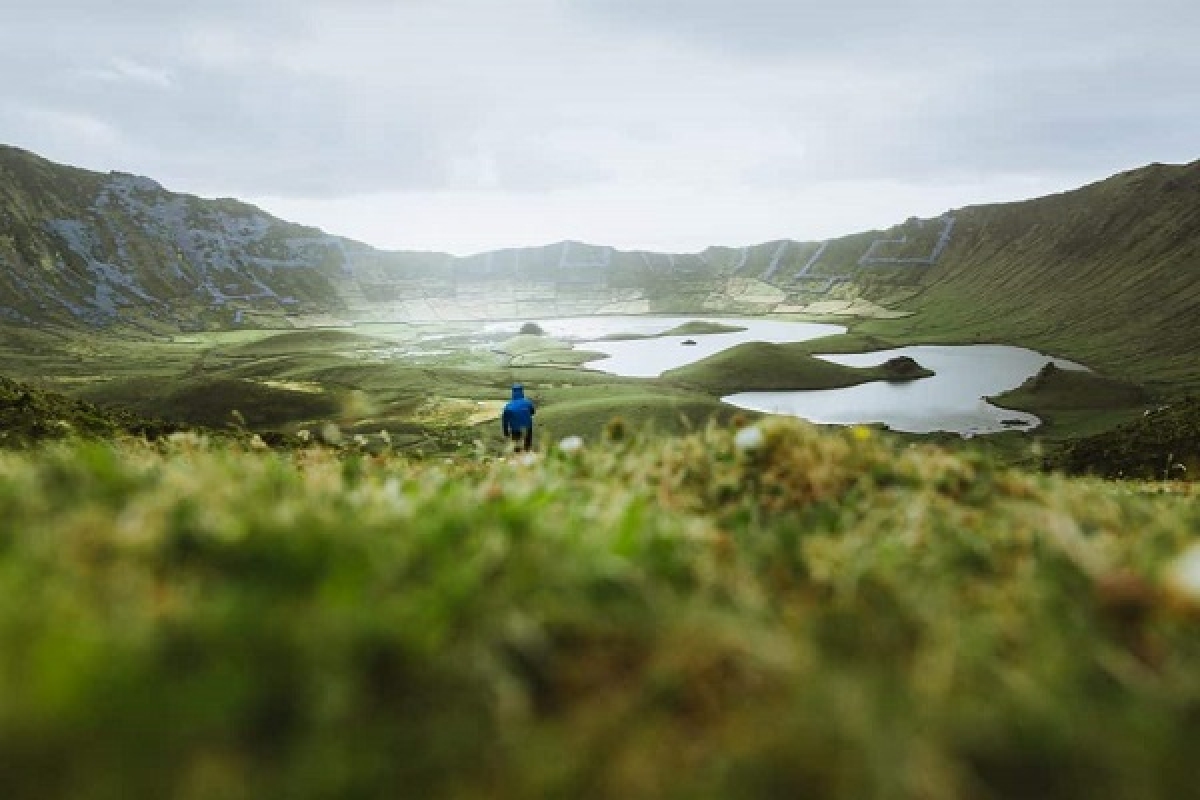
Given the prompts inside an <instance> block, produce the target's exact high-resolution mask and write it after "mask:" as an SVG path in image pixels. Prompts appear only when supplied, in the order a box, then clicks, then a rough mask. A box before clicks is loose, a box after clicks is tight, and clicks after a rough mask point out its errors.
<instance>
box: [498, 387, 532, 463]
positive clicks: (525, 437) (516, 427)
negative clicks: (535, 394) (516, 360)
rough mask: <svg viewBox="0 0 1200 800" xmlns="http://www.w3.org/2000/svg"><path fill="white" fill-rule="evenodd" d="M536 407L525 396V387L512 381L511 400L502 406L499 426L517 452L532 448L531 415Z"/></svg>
mask: <svg viewBox="0 0 1200 800" xmlns="http://www.w3.org/2000/svg"><path fill="white" fill-rule="evenodd" d="M534 413H536V409H535V408H534V407H533V401H532V400H530V399H529V398H527V397H526V396H525V387H524V386H522V385H521V384H519V383H514V384H513V387H512V400H509V401H508V404H507V405H505V406H504V413H503V414H501V415H500V427H501V428H502V429H503V430H504V435H505V436H506V437H507V438H509V439H512V440H513V446H514V448H515V449H516V451H517V452H518V453H519V452H521V450H522V449H524V450H532V449H533V415H534Z"/></svg>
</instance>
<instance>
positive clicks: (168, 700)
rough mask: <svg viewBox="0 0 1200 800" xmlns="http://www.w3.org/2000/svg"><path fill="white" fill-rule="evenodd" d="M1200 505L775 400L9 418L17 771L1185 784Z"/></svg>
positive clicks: (347, 789)
mask: <svg viewBox="0 0 1200 800" xmlns="http://www.w3.org/2000/svg"><path fill="white" fill-rule="evenodd" d="M1198 530H1200V507H1198V504H1197V503H1195V498H1194V496H1192V497H1189V496H1185V495H1176V494H1156V495H1148V494H1143V493H1140V492H1137V491H1135V490H1132V489H1130V488H1129V487H1127V486H1121V485H1114V484H1106V483H1102V482H1098V481H1083V480H1067V479H1063V478H1058V477H1053V476H1036V475H1029V474H1024V473H1018V472H1012V471H1008V470H1004V469H1000V468H998V467H996V466H995V465H993V464H992V463H991V462H989V461H987V460H986V459H983V458H980V457H970V456H968V457H954V456H951V455H948V454H946V453H945V452H943V451H939V450H936V449H932V448H922V447H903V448H901V447H898V446H896V445H894V444H889V443H888V442H886V441H881V440H880V439H878V438H877V437H876V436H874V435H872V434H871V433H870V432H869V431H866V430H863V429H855V430H850V431H842V432H837V433H820V432H818V431H817V430H816V429H814V428H812V427H810V426H806V425H803V424H801V423H792V422H782V421H771V422H764V423H762V424H761V425H760V426H759V427H755V428H747V429H744V430H743V431H741V432H740V433H738V434H737V435H736V438H735V435H734V433H733V432H732V431H725V430H717V429H711V428H710V429H708V430H706V431H704V432H702V433H697V434H694V435H691V436H688V437H683V438H677V439H663V440H645V441H642V440H634V441H617V442H610V443H607V444H596V445H589V446H587V447H584V448H583V449H582V450H578V451H575V452H562V451H552V452H550V453H548V454H547V455H544V456H540V457H537V458H535V459H531V460H529V461H528V462H527V461H523V460H518V459H509V460H507V461H500V460H490V459H460V460H454V461H446V460H437V461H432V462H420V461H410V460H405V459H403V458H400V457H389V456H383V457H366V456H363V455H360V454H354V453H334V452H331V451H327V450H320V449H312V450H303V451H300V452H296V453H291V454H279V453H272V452H265V451H255V450H251V449H245V450H243V449H238V448H236V447H231V446H228V445H222V446H214V445H208V444H206V443H205V442H204V440H202V439H198V438H196V437H194V436H190V435H182V436H178V437H176V438H175V439H174V440H172V441H171V442H169V443H160V444H158V445H154V446H152V445H147V444H144V443H138V442H136V441H131V442H127V443H124V444H118V445H114V444H108V443H90V444H71V443H58V444H48V445H45V446H43V447H42V448H40V449H38V450H36V451H32V452H25V453H0V653H3V657H2V658H0V785H2V786H4V787H5V795H6V796H7V797H14V798H25V797H71V798H82V799H84V800H87V799H90V798H105V799H107V798H162V797H178V798H211V797H222V798H264V797H288V798H325V797H330V798H333V797H337V798H342V797H378V796H452V797H468V798H469V797H535V796H536V797H545V796H558V797H714V798H716V797H720V798H725V797H764V796H771V797H807V798H863V797H888V798H1006V797H1026V796H1038V797H1042V798H1066V797H1079V798H1084V797H1086V798H1156V797H1162V798H1179V797H1188V796H1194V791H1195V788H1194V773H1193V768H1194V756H1195V746H1196V745H1195V742H1196V741H1197V737H1198V736H1200V607H1198V606H1197V604H1196V600H1194V599H1193V596H1192V595H1191V594H1190V593H1189V592H1190V591H1192V590H1189V589H1188V585H1189V582H1188V579H1187V577H1186V576H1180V574H1179V570H1180V569H1183V568H1184V567H1181V566H1180V564H1181V562H1180V561H1179V559H1180V557H1181V554H1183V553H1185V552H1186V551H1187V548H1189V547H1193V548H1194V547H1195V546H1196V545H1197V542H1198V540H1197V533H1196V532H1197V531H1198ZM1191 552H1192V553H1193V554H1195V553H1196V551H1195V550H1192V551H1191ZM1194 568H1195V565H1194V564H1193V571H1194ZM1194 578H1195V576H1194V575H1193V578H1192V580H1194Z"/></svg>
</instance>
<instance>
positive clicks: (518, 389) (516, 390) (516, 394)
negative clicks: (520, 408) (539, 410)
mask: <svg viewBox="0 0 1200 800" xmlns="http://www.w3.org/2000/svg"><path fill="white" fill-rule="evenodd" d="M523 397H525V387H524V386H522V385H521V384H519V383H514V384H513V387H512V399H513V400H520V399H522V398H523Z"/></svg>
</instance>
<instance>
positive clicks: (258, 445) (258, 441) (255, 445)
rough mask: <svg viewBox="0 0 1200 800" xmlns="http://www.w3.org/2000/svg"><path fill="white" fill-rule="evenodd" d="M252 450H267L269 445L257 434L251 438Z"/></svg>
mask: <svg viewBox="0 0 1200 800" xmlns="http://www.w3.org/2000/svg"><path fill="white" fill-rule="evenodd" d="M250 449H251V450H267V449H268V448H267V443H266V442H264V441H263V438H262V437H261V436H259V435H258V434H257V433H256V434H254V435H253V436H251V437H250Z"/></svg>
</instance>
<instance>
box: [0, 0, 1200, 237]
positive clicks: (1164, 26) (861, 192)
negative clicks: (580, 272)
mask: <svg viewBox="0 0 1200 800" xmlns="http://www.w3.org/2000/svg"><path fill="white" fill-rule="evenodd" d="M1198 36H1200V2H1196V0H1078V2H1076V0H1007V1H1006V0H989V2H974V0H873V1H871V2H865V1H863V0H835V1H834V2H830V1H829V0H822V2H819V3H818V2H813V3H810V2H806V0H394V1H393V2H385V1H384V0H196V2H191V3H187V4H186V7H185V4H183V3H180V2H175V1H174V0H119V1H118V2H112V0H103V1H102V2H101V1H97V0H6V2H5V4H4V12H3V19H2V20H0V74H3V75H4V80H3V88H2V89H0V142H3V143H6V144H13V145H17V146H20V147H25V148H27V149H30V150H33V151H34V152H37V153H39V154H41V155H43V156H46V157H48V158H51V159H53V160H55V161H61V162H65V163H69V164H74V165H77V166H83V167H87V168H90V169H96V170H102V171H108V170H114V169H115V170H122V171H127V172H134V173H138V174H143V175H148V176H150V177H153V178H155V179H156V180H158V181H159V182H160V183H162V184H164V185H165V186H166V187H167V188H170V189H174V190H178V191H187V192H193V193H196V194H201V195H204V196H235V197H239V198H242V199H246V200H249V201H250V202H254V203H256V204H258V205H260V206H263V207H264V208H266V209H267V210H269V211H271V212H273V213H275V214H278V215H280V216H282V217H285V218H287V219H291V220H294V221H297V222H303V223H307V224H313V225H318V226H320V227H322V228H325V229H326V230H328V231H330V232H333V233H339V234H343V235H347V236H351V237H354V238H358V239H362V240H364V241H367V242H369V243H371V244H374V245H377V246H380V247H389V248H412V249H434V250H444V251H449V252H454V253H458V254H466V253H470V252H477V251H480V250H486V249H493V248H497V247H504V246H512V245H533V244H544V243H549V242H553V241H558V240H561V239H568V238H570V239H581V240H585V241H590V242H595V243H600V244H610V245H614V246H618V247H622V248H626V249H635V248H643V249H658V250H670V251H681V252H682V251H695V250H699V249H702V248H703V247H705V246H706V245H709V244H726V245H741V244H751V243H755V242H760V241H766V240H769V239H774V238H782V237H791V238H797V239H822V238H826V237H831V236H836V235H840V234H845V233H851V232H855V231H859V230H865V229H869V228H877V227H886V226H888V225H891V224H893V223H895V222H899V221H902V220H903V219H905V218H907V217H909V216H912V215H917V216H932V215H936V214H939V213H941V212H942V211H945V210H947V209H950V208H955V207H960V206H963V205H969V204H974V203H980V202H991V201H997V200H1012V199H1021V198H1025V197H1032V196H1037V195H1041V194H1046V193H1049V192H1053V191H1059V190H1062V189H1067V188H1073V187H1075V186H1077V185H1081V184H1083V183H1087V182H1091V181H1094V180H1099V179H1101V178H1104V177H1107V176H1108V175H1111V174H1113V173H1114V172H1118V171H1121V170H1125V169H1130V168H1134V167H1137V166H1141V165H1144V164H1147V163H1149V162H1152V161H1163V162H1170V163H1185V162H1190V161H1193V160H1195V159H1197V158H1200V39H1197V37H1198Z"/></svg>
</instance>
